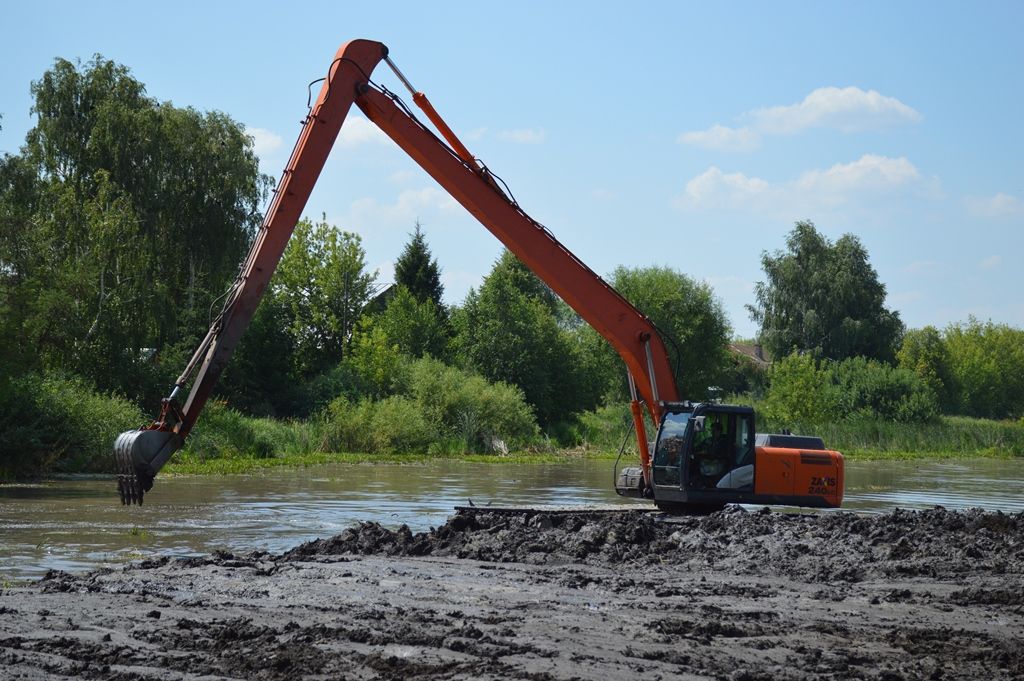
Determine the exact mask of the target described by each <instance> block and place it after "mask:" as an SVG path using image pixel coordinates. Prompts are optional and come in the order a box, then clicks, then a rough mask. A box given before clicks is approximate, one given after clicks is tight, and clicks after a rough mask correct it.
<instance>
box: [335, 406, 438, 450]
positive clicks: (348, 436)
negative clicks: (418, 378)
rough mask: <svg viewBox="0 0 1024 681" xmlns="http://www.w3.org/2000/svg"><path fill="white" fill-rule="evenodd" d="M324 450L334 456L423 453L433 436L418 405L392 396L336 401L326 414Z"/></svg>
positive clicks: (434, 432)
mask: <svg viewBox="0 0 1024 681" xmlns="http://www.w3.org/2000/svg"><path fill="white" fill-rule="evenodd" d="M327 414H328V417H327V419H328V423H327V426H326V428H327V430H326V437H325V445H326V448H327V449H328V450H330V451H338V452H370V453H380V454H389V453H395V452H397V453H403V454H404V453H414V452H426V451H427V448H428V447H429V446H430V444H431V442H433V441H434V440H435V439H436V438H437V432H436V430H435V429H434V427H433V426H432V424H430V423H429V422H428V421H427V419H426V418H424V415H423V412H422V410H421V409H420V407H419V405H418V404H416V403H415V402H414V401H412V400H410V399H409V398H406V397H401V396H397V395H395V396H392V397H388V398H385V399H383V400H380V401H377V402H374V401H372V400H369V399H363V400H361V401H359V402H357V403H355V404H353V403H351V402H349V401H348V400H347V399H345V398H344V397H339V398H338V399H336V400H335V401H334V402H332V403H331V404H330V406H329V407H328V410H327Z"/></svg>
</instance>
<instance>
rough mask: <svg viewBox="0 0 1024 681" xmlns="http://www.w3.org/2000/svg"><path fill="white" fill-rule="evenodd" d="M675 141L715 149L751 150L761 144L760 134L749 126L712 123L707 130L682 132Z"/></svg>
mask: <svg viewBox="0 0 1024 681" xmlns="http://www.w3.org/2000/svg"><path fill="white" fill-rule="evenodd" d="M677 141H678V142H680V143H681V144H689V145H692V146H695V147H702V148H704V149H714V150H717V151H751V150H753V149H756V148H757V147H759V146H760V145H761V136H760V135H758V134H757V133H756V132H754V131H753V130H751V129H750V128H728V127H726V126H724V125H713V126H711V127H710V128H708V129H707V130H697V131H693V132H684V133H683V134H682V135H680V136H679V138H678V140H677Z"/></svg>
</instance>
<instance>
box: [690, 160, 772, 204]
mask: <svg viewBox="0 0 1024 681" xmlns="http://www.w3.org/2000/svg"><path fill="white" fill-rule="evenodd" d="M770 189H771V187H770V185H769V184H768V183H767V182H766V181H765V180H762V179H761V178H759V177H748V176H746V175H744V174H743V173H731V174H726V173H723V172H722V171H721V170H720V169H719V168H718V167H717V166H711V167H710V168H708V169H707V170H705V171H704V172H703V173H701V174H700V175H698V176H697V177H695V178H693V179H692V180H690V181H689V182H687V183H686V189H685V190H684V192H683V200H684V202H685V203H687V204H689V205H690V206H692V207H697V206H700V205H705V204H709V203H719V202H727V203H733V202H747V201H750V200H751V199H753V198H755V197H757V196H763V195H764V194H765V193H767V192H768V191H769V190H770Z"/></svg>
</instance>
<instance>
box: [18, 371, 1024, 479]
mask: <svg viewBox="0 0 1024 681" xmlns="http://www.w3.org/2000/svg"><path fill="white" fill-rule="evenodd" d="M0 406H2V407H4V408H3V409H2V410H0V425H2V426H3V428H0V481H8V480H19V479H32V478H40V477H46V476H48V475H52V474H55V473H58V474H59V473H81V472H96V473H110V472H113V469H112V464H113V462H112V458H111V456H110V448H111V445H112V443H113V441H114V438H115V437H116V435H117V434H118V433H119V432H121V431H122V430H126V429H129V428H134V427H138V426H139V425H141V424H142V423H143V422H144V421H145V418H144V417H143V415H142V414H141V412H140V411H139V410H138V409H137V408H136V407H135V406H134V405H132V404H130V403H129V402H127V401H126V400H123V399H122V398H119V397H117V396H110V395H99V394H96V393H94V392H91V391H89V390H87V389H86V388H85V386H83V385H81V384H80V383H79V382H77V381H74V380H61V379H52V378H51V379H46V380H41V379H34V378H31V377H29V378H26V379H20V380H18V381H15V382H10V383H8V384H6V388H5V389H4V390H2V391H0ZM414 406H415V404H413V403H411V402H409V401H397V400H394V399H392V400H384V401H381V402H370V401H365V402H361V403H357V404H349V403H337V404H335V405H333V408H332V409H329V410H325V411H323V412H321V413H320V414H318V415H316V416H315V417H313V418H310V419H306V420H279V419H270V418H252V417H249V416H245V415H243V414H241V413H239V412H237V411H235V410H233V409H231V408H229V407H228V406H226V405H224V404H223V403H218V402H212V403H210V404H209V405H208V407H207V409H206V410H205V411H204V413H203V415H202V418H201V419H200V421H199V423H198V424H197V427H196V428H195V430H194V431H193V432H192V435H191V437H190V438H189V440H188V443H187V445H186V447H185V449H184V450H182V451H181V452H179V453H178V454H176V455H175V457H174V458H173V460H172V462H171V463H170V464H169V465H168V466H167V467H166V468H165V472H166V473H170V474H181V475H188V474H204V475H224V474H237V473H249V472H253V471H257V470H260V469H267V468H273V467H278V466H300V467H301V466H317V465H322V464H327V463H369V462H376V463H381V462H386V463H422V462H426V461H432V460H439V459H454V460H460V461H474V462H486V463H510V464H515V463H550V462H558V461H565V460H571V459H572V458H579V457H587V458H599V459H610V458H614V457H615V455H616V453H617V451H618V448H619V446H620V444H621V443H622V441H623V436H624V434H625V433H628V432H629V431H630V425H629V421H628V408H627V407H626V406H625V405H616V406H612V407H604V408H601V409H598V410H597V411H595V412H588V413H585V414H581V415H579V416H578V417H577V418H576V419H575V420H574V421H572V422H570V423H563V424H559V425H558V426H556V427H553V428H550V429H549V430H548V433H547V434H543V433H540V432H539V431H534V432H533V434H532V435H530V434H527V435H526V436H521V437H519V438H518V439H516V440H512V439H510V440H508V441H503V440H501V439H499V438H498V437H497V436H496V435H493V433H494V432H495V430H494V429H490V428H489V426H488V424H490V423H499V424H500V421H499V420H498V419H496V418H494V417H488V418H487V419H485V418H483V417H481V416H479V414H481V413H483V412H479V411H478V412H476V414H477V416H476V417H474V418H473V419H469V418H466V417H465V416H464V415H465V414H467V413H469V412H468V411H467V409H468V407H467V405H466V404H462V405H461V406H460V407H459V409H461V411H460V410H459V409H454V408H453V409H452V413H453V415H452V416H447V417H444V418H437V419H435V420H433V421H430V420H424V419H422V418H418V417H416V416H415V415H416V412H415V411H414V409H413V407H414ZM470 406H472V405H471V404H470ZM485 416H486V414H485ZM488 419H489V420H488ZM410 424H411V425H410ZM481 424H483V425H481ZM757 427H758V430H759V431H760V432H772V431H776V432H777V431H779V430H781V429H783V428H789V429H790V430H792V431H793V432H797V433H805V434H815V435H820V436H821V437H822V438H823V439H824V440H825V443H826V445H827V446H829V447H830V448H833V449H838V450H839V451H841V452H843V453H844V454H845V455H846V456H847V457H848V458H850V459H851V460H858V459H860V460H880V459H913V458H926V459H935V458H971V457H988V458H1015V457H1024V421H991V420H985V419H975V418H967V417H956V416H947V417H939V418H937V419H934V420H932V421H929V422H927V423H917V424H906V423H895V422H892V421H883V420H879V419H867V418H861V419H858V420H844V421H836V422H830V423H773V422H770V421H766V420H759V421H758V426H757ZM499 432H500V431H499ZM626 441H627V445H628V446H629V447H630V451H631V452H632V451H633V447H634V446H635V445H634V444H633V442H632V437H631V435H630V436H627V439H626ZM628 459H629V460H631V461H634V460H635V455H633V454H630V455H629V457H628Z"/></svg>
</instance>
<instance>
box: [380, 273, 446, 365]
mask: <svg viewBox="0 0 1024 681" xmlns="http://www.w3.org/2000/svg"><path fill="white" fill-rule="evenodd" d="M368 323H369V324H372V325H373V327H374V328H378V329H380V330H381V331H382V332H383V333H384V335H385V336H386V337H387V338H388V339H389V341H390V342H391V343H393V344H395V345H396V346H397V347H398V348H399V349H400V350H401V351H402V352H403V353H405V354H407V355H409V356H411V357H424V356H427V355H429V356H431V357H436V358H438V359H445V358H447V356H448V343H449V337H448V334H449V326H448V324H447V322H446V321H445V318H444V317H443V316H442V313H441V312H440V310H439V309H438V307H437V306H436V305H435V304H434V301H433V299H432V298H426V299H423V300H417V299H416V297H415V296H414V295H413V293H412V292H411V291H410V290H409V289H407V288H406V287H405V286H402V285H399V286H398V290H397V291H395V293H394V295H393V296H392V298H391V300H389V301H388V305H387V307H386V308H384V311H383V312H381V313H380V314H377V315H374V316H373V317H372V319H371V320H369V321H368Z"/></svg>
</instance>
